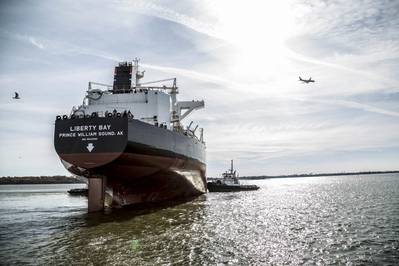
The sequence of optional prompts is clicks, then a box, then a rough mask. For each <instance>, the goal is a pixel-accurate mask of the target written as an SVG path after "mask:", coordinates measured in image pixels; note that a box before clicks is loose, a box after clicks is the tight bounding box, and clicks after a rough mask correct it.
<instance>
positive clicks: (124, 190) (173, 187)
mask: <svg viewBox="0 0 399 266" xmlns="http://www.w3.org/2000/svg"><path fill="white" fill-rule="evenodd" d="M54 145H55V149H56V151H57V153H58V155H59V157H60V158H61V161H62V162H63V164H64V166H65V167H66V169H68V171H70V172H71V173H73V174H76V175H79V176H85V177H87V178H88V179H89V210H90V208H91V207H90V205H92V208H91V209H92V210H97V209H101V206H103V205H104V204H105V205H108V206H125V205H132V204H140V203H154V202H161V201H166V200H173V199H179V198H189V197H193V196H197V195H200V194H203V193H205V192H206V189H207V188H206V176H205V172H206V163H205V144H204V143H202V142H201V141H199V140H198V139H196V138H195V137H189V136H186V135H184V134H183V133H180V132H175V131H170V130H167V129H164V128H162V127H157V126H154V125H150V124H147V123H144V122H141V121H139V120H135V119H128V118H127V117H107V118H105V117H101V118H100V117H90V118H79V119H62V120H57V121H56V124H55V134H54Z"/></svg>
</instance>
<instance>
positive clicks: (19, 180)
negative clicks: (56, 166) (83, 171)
mask: <svg viewBox="0 0 399 266" xmlns="http://www.w3.org/2000/svg"><path fill="white" fill-rule="evenodd" d="M85 183H86V181H85V180H84V179H83V178H80V177H74V176H63V175H57V176H5V177H0V185H35V184H85Z"/></svg>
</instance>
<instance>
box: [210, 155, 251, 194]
mask: <svg viewBox="0 0 399 266" xmlns="http://www.w3.org/2000/svg"><path fill="white" fill-rule="evenodd" d="M222 177H223V178H222V179H218V180H216V181H212V182H208V183H207V185H208V190H209V192H233V191H246V190H258V189H259V187H258V186H256V185H241V184H240V181H239V180H238V174H237V172H236V170H234V167H233V160H231V167H230V169H229V170H227V171H226V172H224V173H223V174H222Z"/></svg>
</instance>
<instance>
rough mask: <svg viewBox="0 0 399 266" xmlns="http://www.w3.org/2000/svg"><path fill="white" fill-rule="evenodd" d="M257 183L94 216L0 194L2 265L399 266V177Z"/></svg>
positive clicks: (82, 208) (65, 203) (75, 205)
mask: <svg viewBox="0 0 399 266" xmlns="http://www.w3.org/2000/svg"><path fill="white" fill-rule="evenodd" d="M251 183H256V184H257V185H259V186H260V187H261V188H260V190H258V191H248V192H234V193H209V194H207V195H203V196H201V197H199V198H196V199H195V200H193V201H190V202H185V203H181V202H179V203H175V204H172V205H169V206H160V207H157V208H150V209H141V210H140V209H123V210H113V211H112V212H111V213H105V214H101V213H100V214H90V215H89V214H87V213H86V208H87V200H86V199H85V198H81V197H78V198H75V197H70V196H68V195H67V194H66V189H65V192H54V193H43V194H40V193H34V194H32V193H26V196H21V193H20V192H16V193H14V194H13V193H0V202H1V205H0V257H2V259H3V260H2V263H4V264H18V263H28V264H69V263H70V264H89V265H91V264H111V265H113V264H117V265H120V264H129V265H154V264H183V265H186V264H192V265H213V264H218V263H226V264H233V265H238V264H244V265H248V264H253V265H262V264H263V265H264V264H279V265H280V264H285V263H286V264H302V263H308V264H344V263H354V264H397V262H399V255H398V254H399V252H398V249H399V241H398V239H399V228H398V226H397V225H398V221H399V193H398V191H399V175H376V176H351V177H320V178H295V179H270V180H263V181H254V182H252V181H251ZM0 190H1V188H0Z"/></svg>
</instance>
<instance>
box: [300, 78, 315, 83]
mask: <svg viewBox="0 0 399 266" xmlns="http://www.w3.org/2000/svg"><path fill="white" fill-rule="evenodd" d="M299 81H302V82H304V83H309V82H315V81H314V80H313V79H312V78H311V77H310V78H309V79H302V78H301V77H299Z"/></svg>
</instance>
